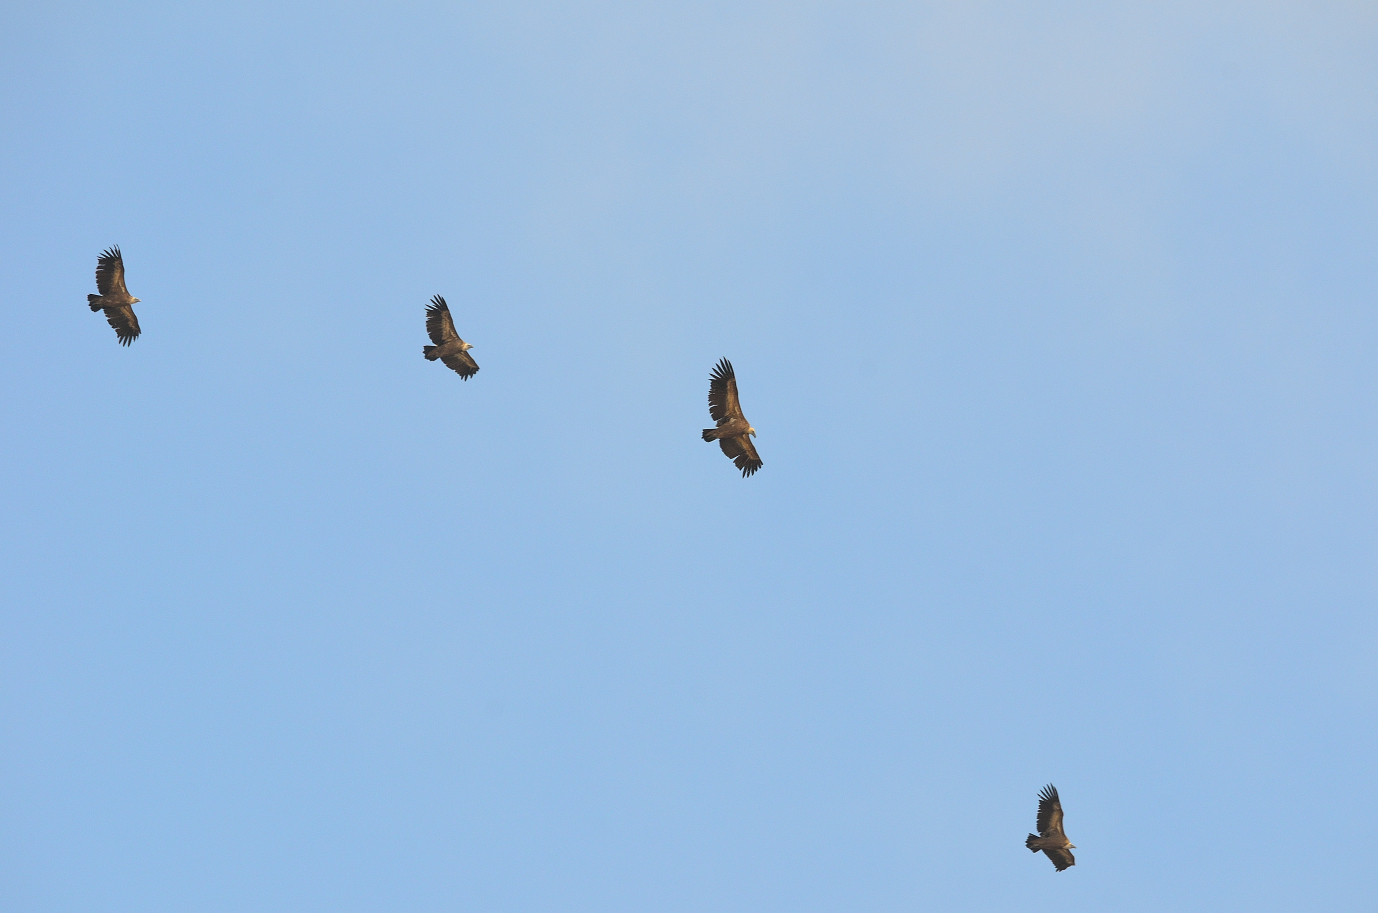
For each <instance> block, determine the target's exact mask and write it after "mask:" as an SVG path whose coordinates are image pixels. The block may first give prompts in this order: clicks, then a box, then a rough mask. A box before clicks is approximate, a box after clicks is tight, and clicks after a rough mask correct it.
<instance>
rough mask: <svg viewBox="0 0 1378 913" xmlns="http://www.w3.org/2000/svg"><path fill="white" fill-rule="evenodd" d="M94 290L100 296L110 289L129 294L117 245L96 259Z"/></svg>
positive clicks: (122, 259) (121, 257)
mask: <svg viewBox="0 0 1378 913" xmlns="http://www.w3.org/2000/svg"><path fill="white" fill-rule="evenodd" d="M96 291H98V292H100V293H101V296H102V297H104V296H106V295H108V294H110V292H111V291H120V292H124V294H126V295H128V294H129V291H128V289H126V288H125V287H124V257H123V256H122V255H121V254H120V248H119V246H118V245H116V246H115V247H111V248H108V249H107V250H106V251H105V252H104V253H102V254H101V255H100V258H99V259H97V260H96ZM135 335H137V334H135Z"/></svg>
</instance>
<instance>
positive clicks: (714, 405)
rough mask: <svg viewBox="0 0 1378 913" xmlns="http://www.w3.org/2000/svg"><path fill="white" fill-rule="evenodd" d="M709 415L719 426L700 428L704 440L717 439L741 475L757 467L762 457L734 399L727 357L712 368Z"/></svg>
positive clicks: (734, 385) (734, 382) (734, 379)
mask: <svg viewBox="0 0 1378 913" xmlns="http://www.w3.org/2000/svg"><path fill="white" fill-rule="evenodd" d="M708 414H709V415H710V416H712V418H713V421H715V422H717V423H718V427H716V428H705V429H703V439H704V440H705V441H717V442H718V446H719V447H721V448H722V452H723V453H725V454H727V458H728V459H729V460H731V461H732V462H733V464H735V465H736V467H737V468H738V469H740V470H741V471H742V478H744V479H745V478H746V477H747V476H749V475H751V474H752V473H754V472H755V471H756V470H758V469H760V468H761V458H760V456H758V455H757V453H756V445H754V444H753V443H751V438H752V437H754V436H755V434H756V429H755V428H753V427H751V423H750V422H748V421H747V420H746V418H745V417H744V416H743V415H742V404H741V402H740V401H739V400H738V399H737V375H736V374H734V373H733V372H732V362H730V361H728V360H727V359H726V358H724V359H722V360H721V361H719V362H718V363H717V365H716V366H715V367H714V368H713V375H712V377H711V378H710V379H709V382H708Z"/></svg>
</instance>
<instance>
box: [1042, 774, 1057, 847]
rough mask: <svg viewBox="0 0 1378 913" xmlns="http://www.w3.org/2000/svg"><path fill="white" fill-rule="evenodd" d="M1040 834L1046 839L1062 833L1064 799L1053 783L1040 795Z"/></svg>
mask: <svg viewBox="0 0 1378 913" xmlns="http://www.w3.org/2000/svg"><path fill="white" fill-rule="evenodd" d="M1038 833H1039V834H1040V835H1041V836H1044V837H1047V836H1049V835H1050V834H1060V833H1062V799H1061V798H1059V796H1058V794H1057V787H1056V786H1054V785H1053V784H1051V783H1049V784H1048V785H1047V786H1045V787H1043V790H1042V791H1041V792H1040V793H1039V794H1038Z"/></svg>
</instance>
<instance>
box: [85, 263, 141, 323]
mask: <svg viewBox="0 0 1378 913" xmlns="http://www.w3.org/2000/svg"><path fill="white" fill-rule="evenodd" d="M96 290H97V291H99V292H100V294H99V295H87V296H86V303H87V304H89V305H91V310H93V311H102V310H103V311H105V319H106V320H107V321H109V322H110V326H112V327H114V329H115V335H116V336H118V337H119V339H120V345H122V346H127V345H129V344H130V343H131V342H133V341H134V340H136V339H138V338H139V318H137V317H135V316H134V307H133V305H136V304H138V303H139V299H138V298H135V297H134V296H133V295H131V294H129V289H127V288H125V287H124V257H122V256H120V248H119V246H118V245H117V246H115V247H112V248H110V249H109V250H107V251H105V253H103V254H101V255H100V258H99V259H97V260H96Z"/></svg>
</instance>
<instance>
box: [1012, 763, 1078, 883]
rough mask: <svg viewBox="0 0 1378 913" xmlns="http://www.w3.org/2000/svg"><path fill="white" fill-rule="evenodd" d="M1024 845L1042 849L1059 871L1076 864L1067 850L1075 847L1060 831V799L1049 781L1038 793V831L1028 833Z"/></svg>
mask: <svg viewBox="0 0 1378 913" xmlns="http://www.w3.org/2000/svg"><path fill="white" fill-rule="evenodd" d="M1024 845H1025V846H1027V847H1028V848H1029V849H1030V850H1033V851H1034V852H1035V853H1037V852H1038V851H1039V850H1042V851H1043V852H1044V853H1045V854H1046V855H1047V857H1048V858H1049V859H1051V860H1052V861H1053V867H1054V868H1055V869H1057V870H1058V871H1059V872H1061V871H1062V870H1063V869H1070V868H1071V867H1072V866H1074V865H1076V864H1077V861H1076V859H1075V858H1074V857H1073V856H1072V854H1071V853H1069V852H1068V850H1074V849H1076V847H1075V846H1074V845H1073V844H1072V841H1070V840H1068V839H1067V835H1066V834H1065V833H1063V831H1062V800H1061V799H1059V798H1058V797H1057V787H1056V786H1054V785H1053V784H1051V783H1049V784H1048V785H1047V786H1045V787H1043V791H1042V792H1041V793H1039V794H1038V833H1037V834H1030V835H1029V839H1028V840H1025V841H1024Z"/></svg>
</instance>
